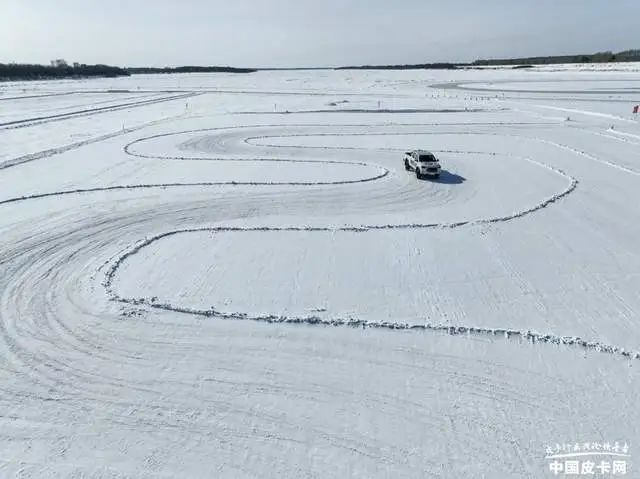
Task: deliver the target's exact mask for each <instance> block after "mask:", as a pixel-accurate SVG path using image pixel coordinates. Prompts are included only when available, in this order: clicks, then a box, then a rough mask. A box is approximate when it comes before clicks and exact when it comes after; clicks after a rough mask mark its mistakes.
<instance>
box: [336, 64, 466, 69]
mask: <svg viewBox="0 0 640 479" xmlns="http://www.w3.org/2000/svg"><path fill="white" fill-rule="evenodd" d="M456 68H457V66H456V65H455V64H453V63H422V64H419V65H363V66H350V67H338V68H335V70H455V69H456Z"/></svg>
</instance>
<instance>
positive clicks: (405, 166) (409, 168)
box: [404, 160, 411, 171]
mask: <svg viewBox="0 0 640 479" xmlns="http://www.w3.org/2000/svg"><path fill="white" fill-rule="evenodd" d="M404 169H405V170H407V171H410V170H411V167H410V166H409V162H408V161H407V160H404Z"/></svg>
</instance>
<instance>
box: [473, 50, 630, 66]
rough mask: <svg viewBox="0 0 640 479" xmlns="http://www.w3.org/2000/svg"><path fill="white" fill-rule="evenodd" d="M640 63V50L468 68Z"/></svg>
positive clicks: (492, 62) (516, 60)
mask: <svg viewBox="0 0 640 479" xmlns="http://www.w3.org/2000/svg"><path fill="white" fill-rule="evenodd" d="M614 62H640V50H625V51H624V52H619V53H613V52H600V53H594V54H591V55H562V56H552V57H528V58H508V59H490V60H476V61H475V62H473V63H472V64H471V65H468V66H495V65H556V64H560V63H614Z"/></svg>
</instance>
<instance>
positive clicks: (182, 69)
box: [127, 66, 258, 75]
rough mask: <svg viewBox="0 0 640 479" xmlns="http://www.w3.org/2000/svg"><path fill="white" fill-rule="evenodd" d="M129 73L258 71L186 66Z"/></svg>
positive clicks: (147, 68) (138, 68)
mask: <svg viewBox="0 0 640 479" xmlns="http://www.w3.org/2000/svg"><path fill="white" fill-rule="evenodd" d="M127 71H129V72H130V73H131V74H132V75H137V74H142V73H253V72H256V71H258V70H256V69H252V68H233V67H194V66H186V67H175V68H170V67H164V68H153V67H137V68H136V67H134V68H127Z"/></svg>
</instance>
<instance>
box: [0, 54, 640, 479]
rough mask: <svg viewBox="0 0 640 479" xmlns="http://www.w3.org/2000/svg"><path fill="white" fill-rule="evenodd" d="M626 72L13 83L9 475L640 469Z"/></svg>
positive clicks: (4, 422)
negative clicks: (420, 167)
mask: <svg viewBox="0 0 640 479" xmlns="http://www.w3.org/2000/svg"><path fill="white" fill-rule="evenodd" d="M636 66H637V65H636ZM632 67H634V66H633V65H631V66H629V67H627V68H624V69H614V68H609V67H607V68H604V69H603V71H594V70H586V69H582V68H571V69H563V68H560V67H557V66H556V67H554V68H553V69H550V68H539V69H532V70H494V69H486V70H474V71H454V72H450V71H442V72H441V71H435V72H434V71H403V72H389V71H384V72H380V71H375V72H367V71H293V72H286V71H284V72H283V71H280V72H259V73H254V74H247V75H227V74H191V75H158V76H145V75H141V76H133V77H130V78H121V79H94V80H86V81H59V82H47V81H42V82H29V83H5V84H0V431H1V434H0V451H1V454H0V477H3V478H4V477H7V478H9V477H20V478H49V477H61V478H66V477H87V478H89V477H90V478H170V477H171V478H172V477H176V478H178V477H179V478H201V477H216V478H245V477H246V478H255V477H260V478H262V477H265V478H267V477H268V478H292V479H293V478H346V477H355V478H393V479H396V478H426V477H429V478H431V477H443V478H465V477H474V478H476V477H477V478H480V477H486V478H541V477H550V476H549V475H550V472H549V460H548V459H546V458H545V455H547V446H551V447H553V446H555V445H556V444H566V443H571V444H574V443H579V444H583V443H585V442H591V443H596V442H597V443H606V442H609V443H612V444H613V443H614V442H615V441H618V442H619V443H620V444H624V443H627V444H629V445H630V446H631V449H630V453H629V457H628V458H627V467H628V470H629V472H628V474H627V477H640V476H639V475H638V474H639V473H638V470H637V469H635V468H634V464H633V462H634V461H633V455H634V453H635V454H640V451H637V449H634V446H635V445H637V444H639V443H640V426H639V425H640V409H639V408H638V397H640V373H639V368H640V325H639V319H640V317H639V313H640V207H639V206H638V205H639V204H640V149H639V148H640V126H639V125H638V119H637V117H636V116H634V115H633V114H632V113H631V112H632V108H633V105H635V104H639V103H640V88H638V84H639V83H638V82H639V81H640V72H638V70H637V68H635V67H634V68H632ZM410 149H427V150H430V151H433V152H434V153H435V154H436V155H437V156H438V158H439V159H440V162H441V164H442V168H443V172H442V175H441V176H440V178H438V179H433V180H428V179H427V180H418V179H417V178H416V175H415V173H413V172H411V171H406V170H405V168H404V164H403V162H402V157H403V152H405V151H407V150H410ZM636 462H638V461H637V460H636ZM638 467H640V466H638Z"/></svg>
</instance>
